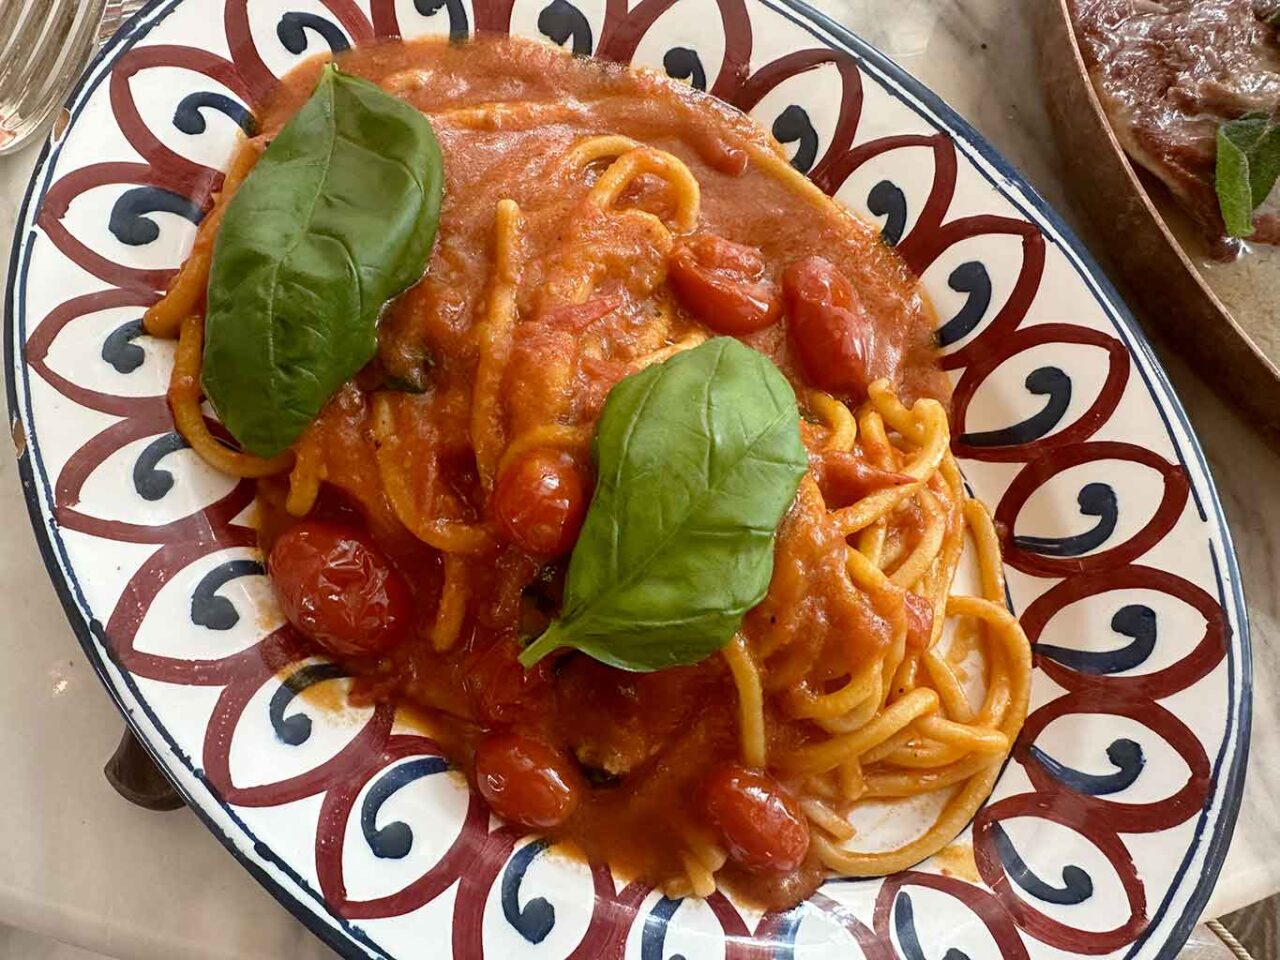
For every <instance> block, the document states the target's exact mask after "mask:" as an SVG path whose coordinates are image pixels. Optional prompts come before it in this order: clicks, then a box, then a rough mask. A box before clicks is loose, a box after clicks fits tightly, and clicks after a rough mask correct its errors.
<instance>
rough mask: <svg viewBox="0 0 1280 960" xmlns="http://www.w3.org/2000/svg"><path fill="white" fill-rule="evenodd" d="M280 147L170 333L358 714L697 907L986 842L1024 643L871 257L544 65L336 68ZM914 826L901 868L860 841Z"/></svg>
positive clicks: (152, 320) (182, 423) (215, 456)
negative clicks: (903, 810)
mask: <svg viewBox="0 0 1280 960" xmlns="http://www.w3.org/2000/svg"><path fill="white" fill-rule="evenodd" d="M257 118H258V126H257V131H256V135H255V136H253V137H251V138H247V139H245V140H244V141H243V143H242V145H241V146H240V148H239V149H238V151H237V153H236V154H235V156H234V157H233V159H232V162H231V165H230V168H229V170H228V172H227V174H226V178H225V181H224V183H223V184H222V186H221V190H220V193H219V195H218V197H217V200H216V203H215V205H214V207H213V209H212V211H211V212H210V213H209V214H208V215H207V216H206V217H205V219H204V221H203V223H202V225H201V227H200V229H199V232H198V235H197V239H196V242H195V246H194V248H193V250H192V252H191V254H190V256H189V258H188V259H187V261H186V263H185V264H184V266H183V268H182V269H181V271H180V272H179V274H178V276H177V278H176V279H175V281H174V283H173V285H172V286H171V288H170V290H169V291H168V293H167V295H166V296H165V297H164V298H163V299H162V300H161V301H160V302H158V303H157V304H156V305H155V306H154V307H152V308H151V309H150V311H149V312H148V314H147V317H146V321H145V322H146V328H147V330H148V332H150V333H152V334H154V335H157V336H162V337H170V338H176V339H177V352H176V361H175V367H174V371H173V378H172V382H171V386H170V390H169V401H170V405H171V407H172V410H173V416H174V420H175V422H176V424H177V427H178V429H179V430H180V431H181V432H182V434H183V435H184V436H185V437H186V439H187V440H188V441H189V442H190V444H191V446H192V447H193V448H194V449H195V450H196V451H197V452H198V453H199V454H200V455H201V456H202V457H203V458H204V459H205V460H206V461H208V463H209V464H211V465H212V466H213V467H215V468H217V469H218V470H221V471H225V472H226V473H229V474H233V475H235V476H238V477H253V478H257V484H258V510H257V526H258V530H259V536H260V541H261V546H262V549H263V552H264V554H265V555H266V556H267V557H268V571H269V575H270V577H271V581H272V584H273V586H274V589H275V592H276V595H277V597H278V599H279V602H280V606H281V609H282V610H283V612H284V614H285V616H286V618H287V619H288V621H289V622H290V624H291V625H292V627H291V629H294V630H296V631H298V632H299V633H300V634H302V635H303V636H304V637H306V638H308V639H309V640H310V641H312V642H313V643H314V644H315V646H316V650H317V652H318V653H325V654H327V655H330V656H332V657H334V658H337V659H338V660H340V661H341V662H342V663H343V664H344V665H345V666H346V667H347V668H348V669H349V670H350V672H351V674H352V675H353V676H354V677H355V678H356V679H355V681H354V686H353V692H352V696H353V697H355V698H359V699H361V700H363V701H366V702H372V701H386V700H391V701H394V702H395V703H397V704H400V705H402V706H403V707H405V708H406V709H408V710H412V711H414V712H415V713H416V714H417V715H418V716H420V717H421V718H422V722H423V724H424V725H425V726H426V728H427V729H428V730H429V731H430V734H431V736H432V737H433V738H434V739H435V740H437V741H438V743H439V744H440V746H441V748H442V749H443V750H444V752H445V753H446V754H447V756H448V757H449V758H450V760H451V761H452V762H453V763H454V764H455V765H456V766H457V767H458V769H460V770H462V771H464V772H465V773H466V774H467V776H468V778H469V780H470V781H471V783H472V784H473V785H474V787H475V788H476V789H477V790H478V791H479V792H480V794H481V795H482V796H483V797H484V799H485V800H486V801H487V802H488V804H489V806H490V807H491V808H492V809H493V811H494V812H495V813H496V814H498V815H499V816H501V817H503V818H505V819H506V820H508V821H510V822H513V823H515V824H519V825H521V826H523V827H526V828H529V829H531V830H535V831H538V832H540V833H542V834H544V835H546V836H548V837H550V838H552V839H553V840H555V841H556V842H558V843H563V844H564V845H565V847H566V848H570V849H574V850H577V851H579V852H580V854H581V855H582V856H585V857H587V858H589V859H591V860H593V861H603V862H608V863H609V864H610V865H611V866H613V867H614V868H615V869H616V870H618V871H620V872H622V873H624V874H630V875H634V876H638V877H642V878H644V879H646V880H648V881H650V882H652V883H654V884H655V885H659V886H661V887H662V889H663V890H664V891H665V892H666V893H667V894H668V895H669V896H672V897H676V896H685V895H695V896H707V895H710V894H711V893H712V892H713V891H714V890H716V888H717V887H718V886H719V887H723V888H725V889H727V890H729V891H731V892H733V893H734V894H736V895H738V896H741V897H743V898H746V899H748V900H750V901H753V902H756V903H760V904H762V905H766V906H769V907H782V906H789V905H792V904H794V903H797V902H799V901H800V900H802V899H804V898H805V897H806V896H808V895H809V894H810V893H811V892H812V891H813V890H814V889H815V888H816V887H817V886H818V884H819V883H821V882H822V880H823V879H824V878H825V877H826V876H827V875H828V873H830V872H834V873H836V874H839V875H843V876H875V875H883V874H888V873H892V872H895V871H898V870H901V869H905V868H907V867H910V866H911V865H913V864H915V863H917V862H919V861H920V860H922V859H924V858H926V857H928V856H930V855H932V854H933V853H935V852H937V851H938V850H939V849H941V848H942V847H943V846H945V845H946V844H947V843H949V842H950V841H951V840H952V839H953V838H954V837H955V836H956V835H957V834H958V833H959V832H960V831H961V830H963V828H964V827H965V825H966V824H967V823H968V821H969V820H970V818H971V817H972V816H973V814H974V812H975V811H976V810H977V808H978V807H979V806H980V805H981V803H982V802H983V801H984V800H985V799H986V797H987V795H988V794H989V793H990V791H991V788H992V785H993V784H994V782H995V779H996V777H997V776H998V774H999V771H1000V769H1001V766H1002V764H1003V761H1004V759H1005V757H1006V756H1007V755H1008V753H1009V750H1010V748H1011V746H1012V743H1013V741H1014V739H1015V737H1016V736H1017V734H1018V731H1019V728H1020V727H1021V724H1022V722H1023V719H1024V717H1025V715H1026V710H1027V699H1028V688H1029V680H1030V651H1029V648H1028V644H1027V640H1026V637H1025V635H1024V634H1023V632H1022V630H1021V628H1020V627H1019V625H1018V623H1017V621H1016V619H1015V618H1014V617H1013V616H1012V615H1011V614H1010V613H1009V611H1008V608H1007V606H1006V600H1005V586H1004V582H1003V578H1002V565H1001V559H1000V554H999V546H998V540H997V536H996V533H995V530H994V527H993V523H992V520H991V517H990V515H989V513H988V511H987V509H986V508H985V507H984V506H983V505H982V504H981V503H980V502H979V501H977V500H976V499H974V498H972V497H971V496H969V495H968V493H967V492H966V487H965V484H964V481H963V479H962V477H961V474H960V471H959V469H958V468H957V465H956V462H955V460H954V459H953V457H952V454H951V452H950V431H949V422H948V397H949V390H948V386H947V383H946V380H945V377H944V375H943V373H942V372H941V370H940V368H939V365H938V362H937V356H936V354H937V347H936V345H935V342H934V339H933V328H934V325H935V324H934V319H933V317H932V315H931V312H930V310H929V308H928V305H927V303H926V302H925V300H924V299H923V297H922V295H921V293H920V291H919V288H918V282H917V279H916V278H915V277H914V276H913V275H911V274H910V272H909V271H908V270H907V268H906V267H905V266H904V265H903V263H902V262H901V261H900V260H899V259H898V258H897V256H896V255H895V253H894V252H893V250H892V248H891V247H889V246H888V245H886V244H884V243H883V242H882V241H881V240H880V238H879V236H878V235H877V233H876V231H875V229H874V227H873V226H871V225H868V224H865V223H863V222H861V221H859V220H858V219H856V218H855V217H853V216H852V215H850V214H849V213H848V212H847V211H845V210H844V208H843V207H841V206H839V205H838V204H837V203H836V202H834V201H833V200H831V199H830V198H828V197H827V196H826V195H825V194H823V193H822V192H821V191H820V190H819V189H818V188H816V187H815V186H813V185H812V184H811V183H810V182H809V181H808V180H806V179H805V178H804V177H803V176H802V175H801V174H800V173H798V172H796V171H795V170H794V169H793V168H792V167H791V166H790V164H789V163H788V160H787V157H786V155H785V154H784V153H783V152H782V148H781V147H780V146H779V144H778V143H777V142H775V141H774V140H773V139H772V138H771V137H770V136H769V135H768V134H767V133H765V132H764V131H763V130H761V129H760V128H759V127H758V126H757V125H756V124H755V123H754V122H753V121H751V120H750V119H748V118H747V117H745V116H744V115H742V114H740V113H739V112H737V111H736V110H734V109H732V108H731V107H728V106H726V105H724V104H722V103H720V102H718V101H716V100H714V99H713V98H711V97H709V96H707V95H705V94H702V93H699V92H698V91H696V90H693V89H691V88H689V87H688V86H686V85H685V84H682V83H679V82H676V81H672V80H669V79H667V78H666V77H662V76H659V75H657V74H654V73H649V72H646V71H638V70H630V69H626V68H623V67H620V66H617V65H615V64H608V63H603V62H600V61H596V60H592V59H590V58H574V57H570V56H568V55H565V54H563V53H562V52H561V51H559V50H556V49H554V48H551V47H547V46H544V45H541V44H537V43H532V42H527V41H518V40H507V39H501V40H499V39H480V40H476V41H473V42H470V43H466V44H449V43H445V42H437V41H414V42H396V43H388V44H379V45H372V46H369V47H365V48H360V49H356V50H353V51H350V52H348V53H345V54H343V55H341V56H340V57H339V58H338V59H337V61H336V66H335V65H331V64H328V63H326V62H323V61H320V60H313V61H308V62H307V63H304V64H303V65H302V66H300V67H299V68H297V69H296V70H295V71H294V72H293V73H292V74H290V75H289V76H288V77H287V78H286V79H285V80H284V81H283V82H282V84H281V86H280V87H279V89H278V90H277V91H276V93H275V94H274V95H273V96H272V98H271V100H270V102H268V103H265V104H259V105H257ZM206 398H207V400H208V401H209V404H210V405H211V407H212V410H213V411H215V412H216V414H217V419H216V420H215V419H214V418H213V417H211V416H209V414H208V409H207V408H206V407H205V406H204V405H203V404H204V401H205V399H206ZM962 569H968V570H970V571H971V572H972V575H971V576H969V577H968V578H967V579H969V580H972V582H973V586H972V588H971V589H966V590H961V589H960V588H959V583H960V582H961V581H962V580H964V579H966V578H965V577H961V576H959V575H958V571H961V570H962ZM913 798H924V800H925V801H927V804H926V806H927V808H928V809H929V810H930V811H931V813H930V814H929V816H930V817H931V822H930V823H928V824H926V825H925V826H924V827H923V828H922V829H921V830H919V831H918V832H917V834H916V835H915V836H914V837H912V838H911V839H909V840H908V841H907V842H905V843H903V844H900V845H896V846H890V847H888V848H886V845H885V844H884V843H883V842H879V843H877V839H876V837H875V836H874V835H872V833H873V832H866V831H863V830H860V829H858V828H857V826H856V823H857V820H858V815H859V812H860V811H866V810H868V809H871V808H872V807H873V806H874V807H875V808H876V809H881V808H882V807H884V806H885V805H888V806H890V807H892V806H893V805H894V804H907V803H914V802H916V801H914V800H913Z"/></svg>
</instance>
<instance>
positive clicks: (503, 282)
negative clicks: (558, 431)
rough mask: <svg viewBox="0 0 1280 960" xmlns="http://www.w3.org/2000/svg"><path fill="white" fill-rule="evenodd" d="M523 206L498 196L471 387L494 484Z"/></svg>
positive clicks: (483, 478) (485, 473)
mask: <svg viewBox="0 0 1280 960" xmlns="http://www.w3.org/2000/svg"><path fill="white" fill-rule="evenodd" d="M520 229H521V223H520V208H519V206H517V205H516V202H515V201H514V200H500V201H498V206H497V210H496V211H495V213H494V224H493V235H494V236H493V246H494V262H493V280H492V282H491V284H490V286H489V304H488V309H487V311H486V313H485V318H484V320H483V321H481V323H480V326H479V327H478V329H477V330H476V341H477V343H478V345H479V348H480V359H479V362H478V363H477V364H476V373H475V382H474V385H473V386H472V392H471V397H472V399H471V443H472V446H473V447H474V448H475V453H476V470H477V471H478V472H479V474H480V482H481V483H482V484H483V485H484V487H485V489H486V490H492V489H493V484H494V480H495V479H496V478H497V473H498V461H499V458H500V457H501V456H502V449H503V447H504V445H505V444H504V437H505V434H506V428H505V426H504V424H503V422H502V411H501V409H500V408H499V400H498V394H499V390H500V388H501V386H502V375H503V373H504V371H505V370H506V366H507V359H508V358H509V357H510V355H511V339H512V335H513V333H514V331H515V325H516V293H517V291H518V290H519V287H520V270H521V263H520V250H519V247H520Z"/></svg>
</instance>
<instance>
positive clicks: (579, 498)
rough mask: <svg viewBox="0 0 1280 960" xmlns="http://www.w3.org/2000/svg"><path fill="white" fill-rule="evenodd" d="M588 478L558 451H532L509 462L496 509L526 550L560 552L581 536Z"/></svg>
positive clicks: (547, 554) (497, 490)
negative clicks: (579, 532)
mask: <svg viewBox="0 0 1280 960" xmlns="http://www.w3.org/2000/svg"><path fill="white" fill-rule="evenodd" d="M588 486H589V481H588V479H587V477H586V475H585V474H584V472H583V470H582V468H581V467H579V466H578V465H577V463H576V462H575V461H574V459H573V458H572V457H571V456H569V455H568V454H567V453H564V452H562V451H559V450H548V449H538V450H530V451H529V452H528V453H526V454H524V455H523V456H521V457H519V458H518V459H517V460H516V461H515V462H514V463H512V464H510V465H509V466H507V468H506V469H504V470H503V471H502V473H501V474H500V475H499V476H498V482H497V485H496V487H495V489H494V491H493V511H494V514H495V516H497V518H498V522H499V523H501V524H502V527H503V529H504V530H506V533H507V536H508V537H509V538H510V539H511V541H512V542H513V543H515V544H516V545H517V546H519V547H520V549H522V550H524V551H525V552H526V553H529V554H532V555H533V556H540V557H558V556H560V555H561V554H565V553H568V552H569V551H570V550H571V549H572V548H573V545H574V543H576V542H577V539H578V531H579V530H581V529H582V521H583V518H584V517H585V516H586V514H587V501H588V490H587V488H588Z"/></svg>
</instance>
